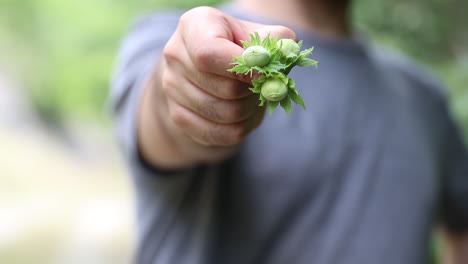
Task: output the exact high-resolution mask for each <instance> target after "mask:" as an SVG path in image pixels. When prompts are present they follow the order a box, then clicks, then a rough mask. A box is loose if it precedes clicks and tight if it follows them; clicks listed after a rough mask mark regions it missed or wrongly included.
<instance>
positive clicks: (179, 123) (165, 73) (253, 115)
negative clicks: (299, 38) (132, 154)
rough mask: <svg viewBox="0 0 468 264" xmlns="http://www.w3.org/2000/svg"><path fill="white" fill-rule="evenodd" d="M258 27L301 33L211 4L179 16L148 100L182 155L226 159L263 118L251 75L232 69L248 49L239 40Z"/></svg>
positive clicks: (284, 33) (273, 31) (285, 34)
mask: <svg viewBox="0 0 468 264" xmlns="http://www.w3.org/2000/svg"><path fill="white" fill-rule="evenodd" d="M253 32H259V34H260V35H263V36H266V35H267V34H268V33H270V35H271V36H273V37H275V36H279V37H282V38H292V39H295V38H296V36H295V34H294V32H292V31H291V30H290V29H288V28H286V27H282V26H266V25H261V24H255V23H251V22H246V21H242V20H238V19H235V18H233V17H230V16H228V15H226V14H224V13H222V12H221V11H219V10H217V9H214V8H211V7H198V8H194V9H192V10H190V11H188V12H186V13H185V14H184V15H182V17H181V18H180V21H179V25H178V27H177V29H176V31H175V33H174V34H173V35H172V37H171V38H170V40H169V41H168V43H167V44H166V46H165V48H164V51H163V57H162V60H161V62H160V64H159V68H158V70H157V74H158V75H159V80H157V81H156V83H155V85H154V87H152V88H150V89H154V90H155V91H154V93H156V94H157V96H149V98H152V99H148V100H147V101H148V105H150V106H152V107H153V108H154V107H156V108H157V111H154V110H153V111H151V112H152V113H156V114H157V115H158V116H157V118H158V119H159V121H160V122H159V123H160V125H162V126H163V127H165V129H166V131H165V132H166V135H167V136H170V137H171V138H172V141H173V142H174V144H175V145H176V147H177V149H178V154H177V155H176V156H177V159H181V158H180V157H185V160H191V161H192V162H191V163H193V162H194V159H198V160H199V161H213V160H216V159H222V158H224V157H226V156H227V155H229V154H230V153H232V152H233V147H234V148H235V146H237V145H238V144H240V143H241V142H242V141H243V140H244V139H245V137H246V136H247V135H248V134H249V133H250V132H251V131H252V130H253V129H255V128H256V127H258V126H259V125H260V123H261V122H262V119H263V116H264V113H265V108H264V107H259V106H258V96H257V95H254V94H252V92H251V91H250V90H249V89H248V87H249V86H250V83H251V79H250V77H249V76H246V75H236V74H234V73H230V72H228V71H227V69H229V68H231V67H232V62H233V56H240V55H241V54H242V52H243V48H242V44H241V43H240V40H248V39H249V34H250V33H253ZM159 129H160V128H159ZM151 134H152V135H154V132H151ZM183 137H185V138H188V139H189V140H190V141H192V142H190V143H187V140H186V139H184V138H183ZM159 142H161V140H159ZM181 142H184V143H183V144H182V143H181ZM191 143H194V144H191ZM140 145H141V146H144V145H143V144H140ZM173 147H174V146H172V148H173ZM159 149H160V148H159ZM146 152H148V151H146ZM154 155H156V154H154ZM146 156H148V155H146ZM195 156H196V157H195ZM168 161H169V160H168ZM169 162H171V161H169ZM181 164H184V162H182V163H181Z"/></svg>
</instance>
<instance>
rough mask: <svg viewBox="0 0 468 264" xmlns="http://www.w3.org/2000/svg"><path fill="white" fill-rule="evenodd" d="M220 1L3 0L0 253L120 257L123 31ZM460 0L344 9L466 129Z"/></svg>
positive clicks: (47, 258)
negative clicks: (109, 100) (422, 73)
mask: <svg viewBox="0 0 468 264" xmlns="http://www.w3.org/2000/svg"><path fill="white" fill-rule="evenodd" d="M219 2H220V1H216V0H213V1H183V0H171V1H169V0H164V1H162V0H140V1H123V0H81V1H72V0H21V1H17V0H2V1H0V142H1V143H2V144H3V145H2V148H1V149H2V150H1V151H0V180H1V182H2V184H1V186H3V187H0V188H3V189H0V263H89V264H92V263H100V264H104V263H116V264H118V263H128V262H129V257H130V254H131V250H130V248H131V245H132V226H131V225H132V221H133V220H132V219H131V216H132V210H133V207H132V204H131V191H130V190H129V189H130V187H129V183H128V182H127V178H126V176H125V169H124V168H123V165H122V161H121V160H120V158H119V155H117V154H116V153H117V150H116V147H115V141H114V139H113V137H112V132H111V129H110V124H111V122H110V116H109V113H108V110H107V108H106V104H105V101H106V95H107V93H108V87H109V79H110V76H111V73H112V67H113V63H114V60H115V56H116V53H117V50H118V47H119V43H120V40H121V38H122V36H123V34H124V33H125V32H126V30H127V29H128V26H129V24H130V23H131V21H133V20H134V18H135V17H136V16H137V15H138V14H141V13H144V12H147V11H149V10H152V9H156V8H160V7H181V8H190V7H193V6H196V5H213V4H216V3H219ZM466 10H468V1H465V0H444V1H441V0H413V1H407V0H405V1H404V0H356V1H355V6H354V10H353V16H354V21H355V25H356V27H357V28H359V29H360V30H362V31H364V32H367V33H368V34H369V36H370V38H372V39H374V40H375V41H376V42H378V43H381V44H382V45H385V46H388V47H391V48H393V49H396V50H400V51H402V52H403V53H406V54H407V55H408V56H410V57H412V58H414V59H415V60H417V61H418V62H419V63H421V64H424V65H425V66H426V67H428V68H430V69H432V70H433V71H434V72H435V73H437V74H438V75H439V77H440V78H441V79H442V80H443V82H444V83H445V85H446V88H447V94H448V97H449V102H450V107H451V110H452V112H453V116H454V118H455V119H456V120H457V122H458V123H459V125H460V127H461V128H462V131H463V133H464V135H465V138H468V30H467V29H466V25H468V16H466V15H465V14H464V12H466ZM109 223H111V224H109ZM84 252H86V254H84Z"/></svg>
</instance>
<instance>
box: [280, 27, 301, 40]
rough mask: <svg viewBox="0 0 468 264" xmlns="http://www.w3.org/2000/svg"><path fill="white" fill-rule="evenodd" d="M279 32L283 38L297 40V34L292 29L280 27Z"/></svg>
mask: <svg viewBox="0 0 468 264" xmlns="http://www.w3.org/2000/svg"><path fill="white" fill-rule="evenodd" d="M278 32H279V34H280V36H281V37H282V38H289V39H294V40H297V36H296V33H294V31H292V30H291V29H290V28H288V27H285V26H278Z"/></svg>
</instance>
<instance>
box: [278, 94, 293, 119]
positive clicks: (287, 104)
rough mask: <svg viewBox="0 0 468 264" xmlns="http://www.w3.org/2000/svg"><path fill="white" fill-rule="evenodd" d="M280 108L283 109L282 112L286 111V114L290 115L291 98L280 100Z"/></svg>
mask: <svg viewBox="0 0 468 264" xmlns="http://www.w3.org/2000/svg"><path fill="white" fill-rule="evenodd" d="M280 103H281V106H282V107H283V109H284V111H286V114H287V115H289V114H290V113H291V98H289V96H286V97H285V98H283V100H281V102H280Z"/></svg>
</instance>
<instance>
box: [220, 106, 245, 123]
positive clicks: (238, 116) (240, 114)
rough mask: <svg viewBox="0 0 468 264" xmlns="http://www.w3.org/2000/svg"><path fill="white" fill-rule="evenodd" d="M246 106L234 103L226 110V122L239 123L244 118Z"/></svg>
mask: <svg viewBox="0 0 468 264" xmlns="http://www.w3.org/2000/svg"><path fill="white" fill-rule="evenodd" d="M244 113H245V111H244V105H243V104H241V103H239V102H232V103H230V104H229V106H228V107H225V108H224V116H225V120H226V121H227V122H230V123H234V122H239V121H241V120H242V119H243V118H244V115H245V114H244Z"/></svg>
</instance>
